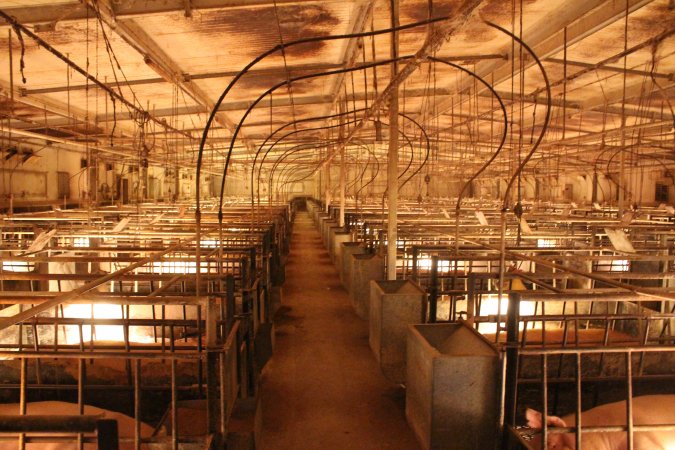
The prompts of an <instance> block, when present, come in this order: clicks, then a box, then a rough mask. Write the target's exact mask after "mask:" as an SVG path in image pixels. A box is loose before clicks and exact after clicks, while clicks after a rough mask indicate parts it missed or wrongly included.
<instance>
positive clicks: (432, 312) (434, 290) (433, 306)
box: [429, 255, 438, 323]
mask: <svg viewBox="0 0 675 450" xmlns="http://www.w3.org/2000/svg"><path fill="white" fill-rule="evenodd" d="M437 311H438V256H436V255H433V256H432V257H431V289H430V292H429V323H436V312H437Z"/></svg>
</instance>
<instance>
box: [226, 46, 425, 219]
mask: <svg viewBox="0 0 675 450" xmlns="http://www.w3.org/2000/svg"><path fill="white" fill-rule="evenodd" d="M412 58H414V55H406V56H399V57H398V58H392V59H388V60H384V61H379V62H374V63H367V64H362V65H359V66H355V67H350V68H346V69H339V70H331V71H327V72H319V73H311V74H307V75H301V76H298V77H293V78H289V79H287V80H284V81H282V82H279V83H277V84H275V85H274V86H272V87H270V88H269V89H267V90H266V91H265V92H263V93H262V94H260V96H258V98H257V99H255V100H254V101H253V102H252V103H251V105H250V106H249V107H248V108H247V109H246V112H245V113H244V115H243V116H242V118H241V119H240V121H239V123H238V124H237V127H236V129H235V131H234V133H233V135H232V138H231V140H230V147H229V150H228V153H227V159H226V160H225V167H224V169H223V178H222V181H221V183H220V205H219V208H218V217H219V220H220V218H221V216H222V209H223V193H224V190H225V181H226V177H227V169H228V166H229V163H230V157H231V156H232V150H233V149H234V143H235V142H236V140H237V136H238V135H239V131H240V130H241V127H242V125H243V123H244V121H245V120H246V118H247V117H248V115H249V114H250V113H251V111H252V110H253V108H255V107H256V106H257V105H258V103H260V101H261V100H262V99H263V98H265V97H266V96H267V95H269V94H270V93H272V92H274V91H275V90H277V89H279V88H280V87H282V86H286V85H289V84H291V83H293V82H296V81H301V80H307V79H310V78H317V77H323V76H329V75H337V74H342V73H348V72H355V71H358V70H364V69H369V68H372V67H377V66H381V65H385V64H391V63H392V62H396V61H403V60H406V59H412Z"/></svg>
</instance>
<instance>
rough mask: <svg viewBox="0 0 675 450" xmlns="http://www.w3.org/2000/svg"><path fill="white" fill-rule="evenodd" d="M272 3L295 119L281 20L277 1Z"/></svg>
mask: <svg viewBox="0 0 675 450" xmlns="http://www.w3.org/2000/svg"><path fill="white" fill-rule="evenodd" d="M273 4H274V18H275V19H276V22H277V30H278V31H279V43H280V44H281V57H282V58H283V60H284V71H285V73H286V81H289V83H287V84H286V88H287V91H288V98H289V99H290V101H291V114H292V116H293V120H295V102H294V100H293V87H292V86H291V85H292V83H290V79H291V74H290V71H289V70H288V62H287V61H286V46H285V45H284V37H283V35H282V33H281V21H280V20H279V8H278V7H277V1H276V0H273Z"/></svg>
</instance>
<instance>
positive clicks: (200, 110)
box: [96, 87, 450, 125]
mask: <svg viewBox="0 0 675 450" xmlns="http://www.w3.org/2000/svg"><path fill="white" fill-rule="evenodd" d="M428 93H429V92H428V90H426V89H424V88H421V89H408V90H406V92H405V96H406V98H419V97H424V96H425V95H428ZM437 93H438V95H448V94H449V93H450V91H449V89H447V88H440V87H439V88H438V89H437ZM366 97H367V98H368V100H369V101H374V100H375V96H374V95H373V93H367V94H365V93H363V92H357V93H356V96H355V98H354V96H353V95H351V94H349V95H348V96H347V100H348V101H350V102H351V101H352V100H356V101H357V102H360V101H364V100H365V99H366ZM332 103H333V97H332V96H331V95H305V96H293V104H294V105H295V106H302V105H305V106H306V105H317V106H324V105H326V104H332ZM250 105H251V102H250V101H248V100H244V101H237V102H227V103H223V104H221V105H220V108H219V109H218V111H222V112H227V111H245V110H246V109H248V107H249V106H250ZM271 106H272V107H273V108H276V107H284V106H291V102H290V100H289V98H288V96H275V97H274V98H273V99H272V105H271ZM257 107H258V108H269V107H270V100H269V97H267V98H264V99H262V100H261V101H260V102H259V103H258V105H257ZM205 112H206V109H205V108H204V107H203V106H200V105H191V106H182V107H178V108H159V109H153V110H152V114H153V116H155V117H168V116H182V115H186V114H204V113H205ZM114 118H116V119H117V120H125V119H128V118H129V117H128V115H125V114H124V113H123V112H119V111H118V112H117V113H116V115H115V116H113V114H112V113H108V115H106V114H105V113H102V114H99V115H98V116H96V121H97V122H106V121H112V120H113V119H114ZM244 125H246V124H244Z"/></svg>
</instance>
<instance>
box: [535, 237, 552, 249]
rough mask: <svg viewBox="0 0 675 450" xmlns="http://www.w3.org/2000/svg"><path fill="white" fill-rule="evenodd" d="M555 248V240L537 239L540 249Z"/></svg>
mask: <svg viewBox="0 0 675 450" xmlns="http://www.w3.org/2000/svg"><path fill="white" fill-rule="evenodd" d="M555 246H556V241H555V239H537V247H538V248H554V247H555Z"/></svg>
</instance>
